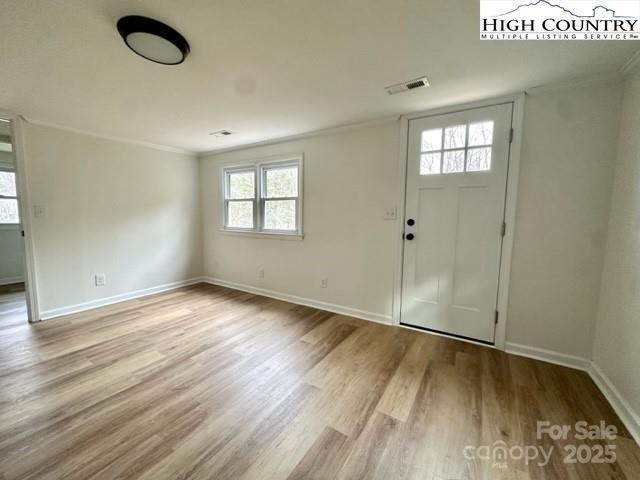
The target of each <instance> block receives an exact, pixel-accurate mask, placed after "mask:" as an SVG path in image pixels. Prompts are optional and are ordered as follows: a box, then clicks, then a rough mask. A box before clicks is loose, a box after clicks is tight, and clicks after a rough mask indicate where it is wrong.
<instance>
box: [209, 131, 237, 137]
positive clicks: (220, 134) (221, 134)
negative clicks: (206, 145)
mask: <svg viewBox="0 0 640 480" xmlns="http://www.w3.org/2000/svg"><path fill="white" fill-rule="evenodd" d="M232 133H233V132H231V131H229V130H218V131H216V132H211V133H210V134H209V135H211V136H212V137H216V138H222V137H228V136H229V135H231V134H232Z"/></svg>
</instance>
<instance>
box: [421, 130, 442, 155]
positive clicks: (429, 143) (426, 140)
mask: <svg viewBox="0 0 640 480" xmlns="http://www.w3.org/2000/svg"><path fill="white" fill-rule="evenodd" d="M441 149H442V129H441V128H435V129H433V130H425V131H424V132H422V142H421V147H420V150H421V151H422V152H430V151H433V150H441Z"/></svg>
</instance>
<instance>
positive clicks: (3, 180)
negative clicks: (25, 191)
mask: <svg viewBox="0 0 640 480" xmlns="http://www.w3.org/2000/svg"><path fill="white" fill-rule="evenodd" d="M0 195H4V196H5V197H17V195H16V174H15V173H13V172H0Z"/></svg>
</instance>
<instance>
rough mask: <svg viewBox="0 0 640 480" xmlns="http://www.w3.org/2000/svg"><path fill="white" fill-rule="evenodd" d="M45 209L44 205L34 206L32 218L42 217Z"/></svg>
mask: <svg viewBox="0 0 640 480" xmlns="http://www.w3.org/2000/svg"><path fill="white" fill-rule="evenodd" d="M44 214H45V209H44V205H34V206H33V216H34V217H35V218H40V217H44Z"/></svg>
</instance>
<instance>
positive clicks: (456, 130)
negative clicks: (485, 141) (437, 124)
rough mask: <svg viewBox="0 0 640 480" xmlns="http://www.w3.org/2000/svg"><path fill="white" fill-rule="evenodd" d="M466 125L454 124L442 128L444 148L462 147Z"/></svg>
mask: <svg viewBox="0 0 640 480" xmlns="http://www.w3.org/2000/svg"><path fill="white" fill-rule="evenodd" d="M466 134H467V126H466V125H455V126H453V127H447V128H445V129H444V148H464V143H465V136H466Z"/></svg>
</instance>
